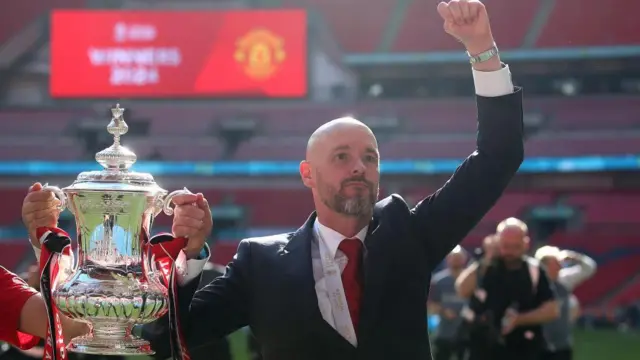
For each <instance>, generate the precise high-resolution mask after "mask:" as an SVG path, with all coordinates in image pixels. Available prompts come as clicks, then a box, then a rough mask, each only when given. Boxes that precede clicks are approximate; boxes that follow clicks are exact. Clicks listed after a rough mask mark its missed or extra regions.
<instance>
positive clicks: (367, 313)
mask: <svg viewBox="0 0 640 360" xmlns="http://www.w3.org/2000/svg"><path fill="white" fill-rule="evenodd" d="M378 210H379V209H378V207H377V206H376V209H374V214H373V219H372V221H371V223H370V224H369V230H368V233H367V237H366V238H365V242H364V243H365V246H366V253H365V258H364V269H363V270H364V294H363V296H362V304H361V305H360V306H361V308H360V322H359V326H358V329H357V333H358V339H359V343H360V341H362V340H364V339H365V338H366V336H367V333H366V330H367V329H373V328H374V327H375V322H376V318H377V315H378V314H379V309H380V300H381V297H382V291H383V289H384V282H385V279H386V275H387V268H388V267H387V265H386V264H385V262H386V259H387V257H388V256H387V255H386V254H385V250H384V248H383V245H384V241H383V238H384V237H385V236H386V237H388V234H383V233H382V232H384V231H383V230H382V229H381V227H380V225H381V224H380V218H381V217H380V214H379V211H378ZM381 230H382V231H381Z"/></svg>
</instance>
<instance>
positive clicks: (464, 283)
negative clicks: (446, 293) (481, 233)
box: [455, 234, 498, 299]
mask: <svg viewBox="0 0 640 360" xmlns="http://www.w3.org/2000/svg"><path fill="white" fill-rule="evenodd" d="M497 255H498V237H497V236H496V235H495V234H491V235H489V236H487V237H485V238H484V240H483V241H482V254H481V257H480V259H479V260H478V261H474V262H473V263H472V264H471V265H469V266H468V267H467V268H466V269H464V270H463V271H462V273H460V276H458V277H457V279H456V283H455V287H456V291H457V292H458V295H459V296H460V297H462V298H465V299H468V298H469V297H471V295H473V292H474V291H475V290H476V286H477V284H478V283H480V280H481V279H482V275H484V272H485V271H486V270H487V267H488V266H489V265H490V264H491V262H492V261H493V259H494V258H495V257H496V256H497Z"/></svg>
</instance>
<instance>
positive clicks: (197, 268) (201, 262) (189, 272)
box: [177, 244, 211, 286]
mask: <svg viewBox="0 0 640 360" xmlns="http://www.w3.org/2000/svg"><path fill="white" fill-rule="evenodd" d="M205 250H206V252H207V256H206V257H204V258H202V259H190V260H187V265H186V267H185V271H183V272H178V273H177V276H178V278H177V281H178V285H179V286H184V285H187V284H188V283H190V282H191V281H193V280H195V279H196V278H198V276H200V274H201V273H202V270H204V266H205V265H206V264H207V262H208V261H209V258H210V257H211V251H209V245H206V244H205Z"/></svg>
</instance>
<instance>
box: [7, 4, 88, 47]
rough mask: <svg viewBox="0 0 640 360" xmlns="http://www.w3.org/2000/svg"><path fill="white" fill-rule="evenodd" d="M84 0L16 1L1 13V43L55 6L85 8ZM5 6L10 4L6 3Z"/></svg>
mask: <svg viewBox="0 0 640 360" xmlns="http://www.w3.org/2000/svg"><path fill="white" fill-rule="evenodd" d="M85 3H86V1H84V0H48V1H15V2H11V7H10V8H5V11H3V12H2V15H0V45H2V44H3V43H4V42H5V41H7V40H9V39H10V38H11V37H12V36H14V35H16V34H17V33H18V32H19V31H20V30H22V29H24V28H25V27H26V26H27V25H29V24H30V23H31V22H32V21H34V20H36V19H37V18H38V17H39V16H46V15H48V14H47V12H48V11H49V10H51V9H55V8H67V9H72V8H83V7H84V6H85ZM5 6H8V5H7V4H5Z"/></svg>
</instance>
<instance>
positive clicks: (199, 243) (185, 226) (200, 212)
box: [171, 193, 213, 259]
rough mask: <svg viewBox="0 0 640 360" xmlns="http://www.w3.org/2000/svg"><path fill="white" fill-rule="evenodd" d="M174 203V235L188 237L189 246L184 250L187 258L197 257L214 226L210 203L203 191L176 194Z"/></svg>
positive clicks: (172, 228) (172, 229)
mask: <svg viewBox="0 0 640 360" xmlns="http://www.w3.org/2000/svg"><path fill="white" fill-rule="evenodd" d="M173 203H174V204H175V205H176V208H175V210H174V217H173V226H172V227H171V231H172V232H173V236H175V237H184V238H187V239H188V242H187V247H185V248H184V249H183V250H184V252H185V254H186V255H187V258H189V259H193V258H196V257H197V256H198V254H200V251H202V248H203V247H204V243H205V241H206V240H207V236H209V235H210V234H211V229H212V228H213V220H212V219H211V209H210V208H209V203H208V202H207V199H205V198H204V196H203V195H202V194H201V193H198V194H181V195H176V196H175V197H174V198H173Z"/></svg>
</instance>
